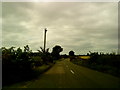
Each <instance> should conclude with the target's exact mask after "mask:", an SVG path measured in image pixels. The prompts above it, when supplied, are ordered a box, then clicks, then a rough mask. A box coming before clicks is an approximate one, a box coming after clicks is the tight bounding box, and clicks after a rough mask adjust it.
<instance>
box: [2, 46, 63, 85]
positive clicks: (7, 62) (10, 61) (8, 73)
mask: <svg viewBox="0 0 120 90" xmlns="http://www.w3.org/2000/svg"><path fill="white" fill-rule="evenodd" d="M55 47H57V48H55ZM55 47H54V48H53V52H52V53H49V49H46V50H45V51H43V49H42V48H41V47H40V49H41V50H38V51H39V52H38V53H37V54H36V55H35V54H34V53H33V52H32V50H30V48H29V46H28V45H26V46H24V50H22V49H21V48H20V47H19V48H17V49H15V47H11V48H8V49H7V48H5V47H2V48H1V50H2V71H3V72H2V76H3V82H2V85H3V86H5V85H10V84H13V83H16V82H21V81H25V80H30V79H33V78H36V77H37V76H38V75H39V74H40V73H42V72H44V71H46V70H47V69H48V68H49V67H51V66H52V65H53V64H54V63H55V62H54V59H55V57H57V59H59V58H60V54H59V53H60V52H61V51H62V50H63V49H62V48H61V47H60V46H55ZM53 53H56V54H53ZM55 55H56V56H55Z"/></svg>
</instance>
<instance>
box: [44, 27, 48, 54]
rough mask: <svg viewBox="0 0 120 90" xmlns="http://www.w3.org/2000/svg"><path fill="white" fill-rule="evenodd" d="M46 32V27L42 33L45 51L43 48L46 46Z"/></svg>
mask: <svg viewBox="0 0 120 90" xmlns="http://www.w3.org/2000/svg"><path fill="white" fill-rule="evenodd" d="M46 32H47V29H46V28H45V33H44V52H45V48H46Z"/></svg>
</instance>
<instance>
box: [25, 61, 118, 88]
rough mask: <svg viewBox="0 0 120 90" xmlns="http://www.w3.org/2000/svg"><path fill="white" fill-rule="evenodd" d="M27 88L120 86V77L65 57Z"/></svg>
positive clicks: (28, 84)
mask: <svg viewBox="0 0 120 90" xmlns="http://www.w3.org/2000/svg"><path fill="white" fill-rule="evenodd" d="M23 87H25V88H120V79H119V78H117V77H114V76H111V75H108V74H104V73H101V72H97V71H94V70H91V69H88V68H85V67H82V66H78V65H75V64H73V63H71V62H70V61H69V59H65V60H62V61H58V62H57V63H56V64H55V65H54V66H53V67H52V68H51V69H49V70H48V71H47V72H45V73H44V74H42V75H41V76H40V77H39V78H38V79H37V80H35V81H33V82H30V83H27V84H26V85H24V86H23Z"/></svg>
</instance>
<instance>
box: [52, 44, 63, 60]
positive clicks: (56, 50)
mask: <svg viewBox="0 0 120 90" xmlns="http://www.w3.org/2000/svg"><path fill="white" fill-rule="evenodd" d="M62 51H63V48H61V46H59V45H56V46H55V47H53V49H52V56H53V58H54V59H59V58H60V52H62Z"/></svg>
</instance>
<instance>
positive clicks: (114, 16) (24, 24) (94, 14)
mask: <svg viewBox="0 0 120 90" xmlns="http://www.w3.org/2000/svg"><path fill="white" fill-rule="evenodd" d="M2 19H3V23H2V24H3V25H2V46H5V47H11V46H15V47H21V48H22V47H23V46H24V45H27V44H28V45H29V46H30V48H31V49H32V50H33V51H37V49H39V47H40V46H43V34H44V28H47V29H48V32H47V48H50V50H51V49H52V47H54V46H55V45H60V46H61V47H63V49H64V51H63V52H62V53H63V54H65V53H66V54H68V52H69V51H70V50H73V51H75V53H76V54H86V53H87V52H89V51H98V52H112V51H117V49H118V3H117V2H114V3H110V2H109V3H108V2H107V3H97V2H96V3H87V2H86V3H83V2H79V3H78V2H76V3H73V2H60V3H59V2H56V3H55V2H47V3H45V2H44V3H41V2H39V3H38V2H37V3H30V2H26V3H25V2H16V3H15V2H4V3H3V4H2Z"/></svg>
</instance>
